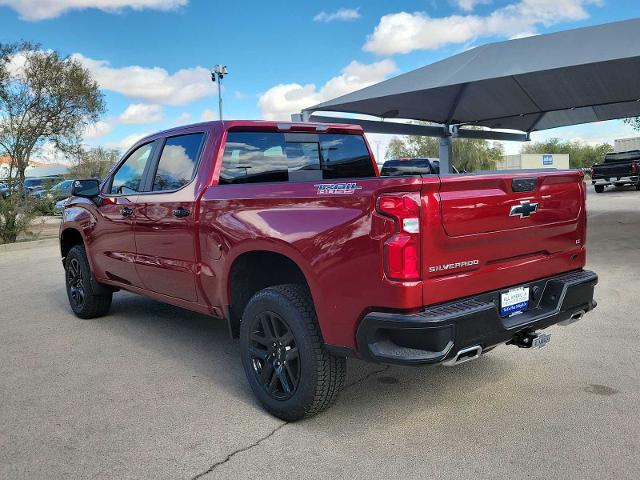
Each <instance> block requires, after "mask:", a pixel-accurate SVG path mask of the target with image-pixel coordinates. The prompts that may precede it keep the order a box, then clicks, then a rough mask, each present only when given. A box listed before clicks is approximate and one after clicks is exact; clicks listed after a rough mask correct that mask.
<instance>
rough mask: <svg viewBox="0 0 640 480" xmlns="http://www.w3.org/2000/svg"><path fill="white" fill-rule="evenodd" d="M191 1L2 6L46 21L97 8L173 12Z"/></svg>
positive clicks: (12, 1) (48, 0) (12, 0)
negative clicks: (68, 13)
mask: <svg viewBox="0 0 640 480" xmlns="http://www.w3.org/2000/svg"><path fill="white" fill-rule="evenodd" d="M188 1H189V0H0V6H6V7H10V8H12V9H13V10H15V11H16V12H18V14H19V15H20V18H22V19H23V20H44V19H47V18H55V17H58V16H60V15H62V14H63V13H66V12H68V11H70V10H85V9H87V8H96V9H99V10H102V11H105V12H119V11H121V10H123V9H126V8H130V9H133V10H143V9H155V10H165V11H166V10H172V9H175V8H178V7H181V6H184V5H186V4H187V3H188Z"/></svg>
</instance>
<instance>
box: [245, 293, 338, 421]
mask: <svg viewBox="0 0 640 480" xmlns="http://www.w3.org/2000/svg"><path fill="white" fill-rule="evenodd" d="M240 351H241V355H242V365H243V367H244V371H245V374H246V376H247V380H248V381H249V385H250V386H251V389H252V390H253V393H254V394H255V395H256V397H257V398H258V400H259V401H260V403H261V404H262V405H263V406H264V408H265V409H266V410H267V411H268V412H269V413H271V414H272V415H275V416H276V417H278V418H281V419H283V420H288V421H295V420H299V419H301V418H305V417H310V416H313V415H315V414H317V413H319V412H321V411H322V410H324V409H326V408H328V407H329V406H331V405H332V404H333V402H334V401H335V399H336V397H337V395H338V392H339V391H340V390H341V389H342V386H343V385H344V378H345V372H346V362H345V359H344V358H342V357H336V356H334V355H332V354H331V353H329V352H328V351H327V349H326V347H325V346H324V343H323V341H322V336H321V334H320V330H319V328H318V324H317V318H316V313H315V309H314V307H313V302H312V300H311V297H310V295H309V293H308V291H307V289H306V288H304V287H303V286H301V285H293V284H292V285H278V286H276V287H269V288H266V289H264V290H261V291H260V292H258V293H256V294H255V295H254V296H253V298H251V300H250V301H249V303H248V305H247V307H246V308H245V311H244V315H243V316H242V322H241V324H240Z"/></svg>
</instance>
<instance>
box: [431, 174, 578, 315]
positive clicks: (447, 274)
mask: <svg viewBox="0 0 640 480" xmlns="http://www.w3.org/2000/svg"><path fill="white" fill-rule="evenodd" d="M582 179H583V176H582V174H581V173H579V172H577V171H550V172H523V173H511V172H509V173H501V172H497V173H495V174H487V175H459V176H442V177H441V178H440V184H439V188H438V190H437V191H436V190H435V189H434V188H433V187H429V186H428V185H426V184H425V186H423V190H422V197H423V205H424V207H425V208H424V209H423V212H424V213H423V218H422V223H423V227H424V229H423V235H422V259H423V261H422V263H423V279H424V290H423V297H424V302H425V304H426V305H429V304H433V303H440V302H443V301H447V300H451V299H454V298H460V297H464V296H469V295H474V294H476V293H480V292H486V291H490V290H496V289H500V288H503V287H507V286H511V285H516V284H518V283H522V282H526V281H531V280H534V279H537V278H542V277H545V276H549V275H553V274H557V273H561V272H565V271H569V270H574V269H577V268H581V267H582V266H584V260H585V258H584V235H585V211H584V194H585V189H584V183H583V180H582ZM435 205H438V206H439V208H437V209H434V208H433V206H435ZM434 210H435V212H434Z"/></svg>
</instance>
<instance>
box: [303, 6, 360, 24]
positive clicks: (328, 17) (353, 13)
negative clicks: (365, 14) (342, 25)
mask: <svg viewBox="0 0 640 480" xmlns="http://www.w3.org/2000/svg"><path fill="white" fill-rule="evenodd" d="M358 10H359V9H358V8H340V9H338V10H336V11H335V12H331V13H327V12H325V11H324V10H323V11H322V12H320V13H318V14H317V15H316V16H315V17H313V21H314V22H333V21H335V20H338V21H341V22H347V21H349V20H357V19H358V18H360V12H359V11H358Z"/></svg>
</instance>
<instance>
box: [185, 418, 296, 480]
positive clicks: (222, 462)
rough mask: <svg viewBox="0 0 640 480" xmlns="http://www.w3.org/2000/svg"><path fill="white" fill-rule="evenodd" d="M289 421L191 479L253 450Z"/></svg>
mask: <svg viewBox="0 0 640 480" xmlns="http://www.w3.org/2000/svg"><path fill="white" fill-rule="evenodd" d="M288 424H289V422H284V423H281V424H280V425H278V426H277V427H276V428H274V429H273V430H271V432H269V433H268V434H267V435H265V436H264V437H260V438H259V439H258V440H256V441H255V442H253V443H252V444H251V445H247V446H246V447H242V448H239V449H237V450H234V451H233V452H231V453H230V454H229V455H227V456H226V457H225V458H224V459H223V460H220V461H219V462H216V463H214V464H213V465H211V466H210V467H209V468H208V469H207V470H205V471H204V472H201V473H199V474H197V475H196V476H195V477H192V478H191V480H196V479H198V478H202V477H204V476H205V475H207V474H209V473H211V472H213V471H214V470H215V469H216V468H218V467H219V466H220V465H224V464H225V463H227V462H228V461H229V460H231V459H232V458H233V457H235V456H236V455H237V454H239V453H242V452H246V451H247V450H251V449H252V448H253V447H257V446H258V445H260V444H261V443H262V442H264V441H265V440H268V439H269V438H271V437H272V436H273V435H274V434H275V433H276V432H277V431H278V430H280V429H281V428H282V427H284V426H285V425H288Z"/></svg>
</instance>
